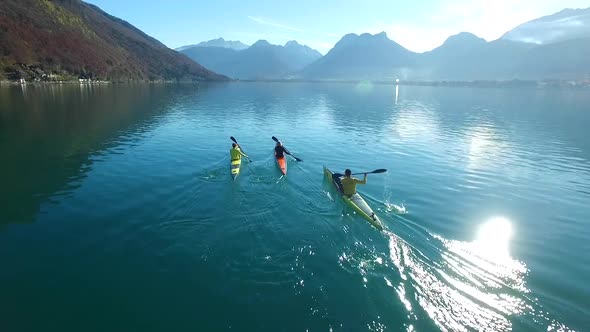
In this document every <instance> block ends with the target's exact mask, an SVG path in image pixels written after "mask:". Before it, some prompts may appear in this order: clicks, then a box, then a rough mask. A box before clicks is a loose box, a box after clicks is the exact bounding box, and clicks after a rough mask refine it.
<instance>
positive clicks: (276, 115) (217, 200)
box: [0, 83, 590, 332]
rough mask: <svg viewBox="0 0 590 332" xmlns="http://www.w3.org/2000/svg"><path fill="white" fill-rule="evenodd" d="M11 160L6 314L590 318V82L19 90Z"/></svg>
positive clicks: (0, 216)
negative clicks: (279, 146)
mask: <svg viewBox="0 0 590 332" xmlns="http://www.w3.org/2000/svg"><path fill="white" fill-rule="evenodd" d="M273 135H274V136H277V137H278V138H280V139H281V140H282V141H283V143H284V144H285V146H286V147H287V148H288V149H289V150H291V152H292V153H293V154H294V155H295V156H297V157H299V158H301V159H303V162H299V163H297V162H295V161H293V160H292V159H291V160H289V169H288V174H287V176H286V177H285V178H283V179H280V172H279V170H278V168H277V167H276V164H275V162H274V158H273V154H272V149H273V146H274V142H273V141H272V140H271V136H273ZM230 136H234V137H235V138H237V140H238V141H239V142H240V143H241V145H242V147H243V149H244V151H245V152H246V153H248V154H249V155H250V157H251V158H252V159H253V162H252V163H247V162H244V163H243V166H242V171H241V173H240V175H239V177H238V178H237V179H236V181H232V180H231V176H230V171H229V149H230V147H231V143H232V142H231V141H230V139H229V137H230ZM0 156H1V163H0V263H1V267H0V330H2V331H7V332H12V331H218V330H234V331H306V330H309V331H359V330H369V331H437V330H448V331H471V330H479V331H510V330H513V331H551V330H555V331H569V330H579V331H583V330H588V329H589V328H590V282H589V281H590V254H589V253H590V91H583V90H536V89H477V88H433V87H408V86H400V87H398V88H396V87H395V86H387V85H371V84H358V85H354V84H295V83H293V84H287V83H227V84H202V85H137V86H121V85H116V86H78V85H75V86H73V85H72V86H25V87H22V88H21V87H20V86H10V87H2V88H0ZM323 165H326V166H328V167H330V168H331V169H333V170H336V171H340V172H343V171H344V169H345V168H351V169H352V170H353V172H355V171H356V172H363V171H370V170H374V169H377V168H386V169H388V172H387V173H384V174H375V175H369V177H368V183H367V185H365V186H359V188H358V189H359V192H360V193H361V194H362V195H363V196H364V197H365V198H366V200H367V202H368V203H369V205H371V206H372V207H373V209H374V210H375V211H376V213H377V214H378V215H379V217H380V218H381V220H382V221H383V222H384V224H385V227H386V229H387V230H386V231H384V232H379V231H378V230H377V229H375V228H374V227H373V226H371V225H370V224H369V223H368V222H367V221H365V220H364V219H362V218H361V217H360V216H358V215H354V214H353V212H352V211H351V210H350V209H349V208H348V207H347V206H345V205H344V203H343V202H342V201H341V199H340V198H339V197H338V195H337V194H336V192H335V191H334V190H333V189H332V188H331V187H330V184H329V183H328V182H327V181H325V179H324V176H323V173H322V166H323Z"/></svg>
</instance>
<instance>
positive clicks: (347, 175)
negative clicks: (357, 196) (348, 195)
mask: <svg viewBox="0 0 590 332" xmlns="http://www.w3.org/2000/svg"><path fill="white" fill-rule="evenodd" d="M344 175H346V177H347V178H349V177H350V176H351V175H352V171H351V170H349V169H348V168H347V169H346V170H345V171H344Z"/></svg>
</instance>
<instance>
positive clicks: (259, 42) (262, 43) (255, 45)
mask: <svg viewBox="0 0 590 332" xmlns="http://www.w3.org/2000/svg"><path fill="white" fill-rule="evenodd" d="M261 46H264V47H266V46H271V43H269V42H268V41H267V40H265V39H260V40H258V41H257V42H255V43H254V44H252V46H250V47H261Z"/></svg>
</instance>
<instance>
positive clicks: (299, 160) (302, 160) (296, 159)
mask: <svg viewBox="0 0 590 332" xmlns="http://www.w3.org/2000/svg"><path fill="white" fill-rule="evenodd" d="M291 156H292V157H293V158H295V160H297V161H303V160H301V159H299V158H297V157H295V156H293V155H291Z"/></svg>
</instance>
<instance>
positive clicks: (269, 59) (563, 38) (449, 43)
mask: <svg viewBox="0 0 590 332" xmlns="http://www.w3.org/2000/svg"><path fill="white" fill-rule="evenodd" d="M218 41H219V40H213V41H209V42H206V43H201V44H199V45H197V46H194V47H186V48H183V50H182V52H183V53H185V54H186V55H188V56H189V57H190V58H192V59H193V60H195V61H197V62H199V63H201V64H203V65H204V66H205V67H207V68H209V69H211V70H214V71H216V72H219V73H221V74H224V75H227V76H230V77H233V78H241V79H244V78H248V79H275V78H283V79H303V80H394V79H396V78H399V79H405V80H456V81H473V80H545V79H558V80H587V79H589V78H590V52H589V50H590V8H588V9H565V10H563V11H561V12H559V13H556V14H554V15H549V16H545V17H542V18H539V19H536V20H533V21H530V22H527V23H524V24H522V25H520V26H518V27H516V28H514V29H513V30H511V31H509V32H507V33H506V34H504V35H503V36H502V38H500V39H498V40H494V41H491V42H487V41H486V40H484V39H482V38H479V37H477V36H475V35H473V34H471V33H468V32H462V33H459V34H457V35H454V36H451V37H449V38H448V39H447V40H446V41H445V42H444V44H443V45H441V46H439V47H437V48H435V49H433V50H432V51H429V52H424V53H415V52H411V51H409V50H407V49H406V48H404V47H403V46H401V45H400V44H398V43H396V42H395V41H393V40H391V39H389V38H388V36H387V35H386V33H385V32H382V33H378V34H375V35H371V34H368V33H364V34H360V35H357V34H348V35H345V36H344V37H342V39H341V40H340V41H339V42H338V43H336V45H334V47H333V48H332V49H331V50H330V51H329V52H328V53H327V54H326V55H325V56H321V55H320V54H319V52H317V51H315V50H312V49H310V48H305V47H302V46H301V45H299V44H296V42H289V43H287V45H285V46H283V47H281V46H277V45H271V44H269V43H268V42H266V41H258V42H257V43H255V44H254V45H252V46H251V47H250V48H247V49H244V50H240V51H236V50H233V49H231V47H228V46H226V47H224V48H220V47H217V45H219V44H218ZM221 41H223V39H221ZM216 43H217V44H216ZM210 46H215V47H210Z"/></svg>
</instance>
